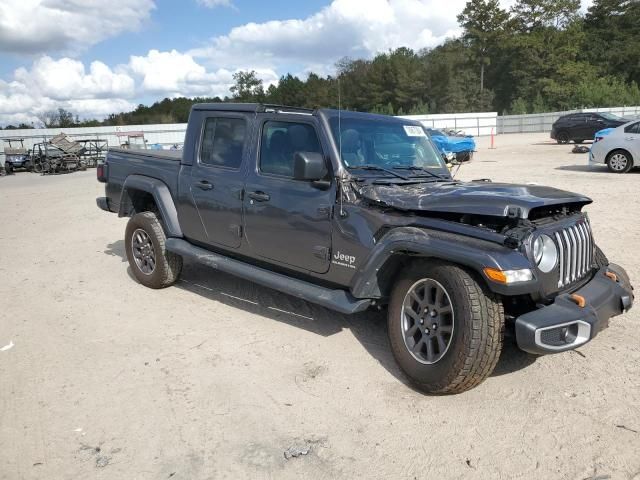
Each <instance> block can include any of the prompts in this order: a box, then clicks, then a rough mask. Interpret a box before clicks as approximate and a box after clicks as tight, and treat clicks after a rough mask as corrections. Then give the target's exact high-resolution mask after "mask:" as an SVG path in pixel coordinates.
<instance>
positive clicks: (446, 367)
mask: <svg viewBox="0 0 640 480" xmlns="http://www.w3.org/2000/svg"><path fill="white" fill-rule="evenodd" d="M420 282H424V283H423V285H424V289H423V290H422V292H423V293H422V297H421V294H420V290H416V288H418V289H419V288H421V287H420V285H422V284H421V283H420ZM416 286H417V287H416ZM440 288H441V289H442V290H443V291H444V294H441V293H438V290H439V289H440ZM412 292H413V293H412ZM434 292H435V293H434ZM414 294H415V295H414ZM438 295H440V299H441V300H440V301H439V300H438ZM420 299H422V300H420ZM430 309H432V310H430ZM416 311H417V312H418V315H416ZM434 311H435V313H434ZM448 311H450V312H451V315H450V316H449V314H448ZM420 320H422V323H421V322H420ZM414 327H417V328H414ZM438 329H440V331H443V330H444V329H446V330H444V332H448V331H449V330H451V331H452V333H451V335H450V336H448V337H447V336H446V333H444V344H446V345H444V344H443V342H441V341H440V340H439V339H437V338H436V339H435V340H434V335H435V333H434V332H436V331H438ZM503 330H504V310H503V306H502V303H501V302H500V300H499V299H498V298H497V297H496V296H494V295H493V294H492V293H490V292H489V291H487V290H486V289H485V288H483V285H481V284H480V283H478V282H477V281H476V280H475V279H474V278H473V276H472V275H471V274H470V273H469V272H467V271H466V270H464V269H462V268H461V267H458V266H457V265H452V264H448V263H443V262H427V261H422V262H418V263H416V264H415V265H413V266H412V267H411V268H410V269H409V270H408V271H407V272H406V273H405V274H404V275H403V276H402V278H401V279H400V280H399V281H398V282H397V283H396V285H395V287H394V289H393V292H392V294H391V302H390V304H389V311H388V333H389V340H390V343H391V349H392V352H393V355H394V357H395V359H396V361H397V362H398V365H399V366H400V368H401V369H402V371H403V372H404V373H405V374H406V375H407V377H408V378H409V380H410V381H411V382H412V383H413V384H414V385H415V386H416V387H417V388H418V389H420V390H422V391H424V392H428V393H436V394H451V393H461V392H464V391H466V390H469V389H471V388H473V387H475V386H477V385H479V384H480V383H482V382H483V381H484V380H485V379H486V378H487V377H488V376H489V375H490V374H491V372H493V369H494V368H495V366H496V363H497V362H498V358H499V357H500V352H501V351H502V341H503ZM413 331H415V333H412V332H413ZM418 337H419V338H418ZM420 342H422V345H421V344H420ZM429 342H430V346H429V345H427V343H429ZM440 345H442V347H441V346H440ZM418 347H419V348H418ZM430 350H432V353H433V352H437V355H433V356H432V358H431V359H432V361H429V358H430V357H429V353H430V352H429V351H430Z"/></svg>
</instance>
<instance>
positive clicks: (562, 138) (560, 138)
mask: <svg viewBox="0 0 640 480" xmlns="http://www.w3.org/2000/svg"><path fill="white" fill-rule="evenodd" d="M569 140H570V138H569V134H568V133H567V132H558V134H557V135H556V142H558V143H559V144H560V145H566V144H567V143H569Z"/></svg>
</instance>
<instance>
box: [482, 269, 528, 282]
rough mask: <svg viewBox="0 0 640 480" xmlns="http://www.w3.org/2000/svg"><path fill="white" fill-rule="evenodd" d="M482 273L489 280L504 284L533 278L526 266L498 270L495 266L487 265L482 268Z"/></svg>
mask: <svg viewBox="0 0 640 480" xmlns="http://www.w3.org/2000/svg"><path fill="white" fill-rule="evenodd" d="M484 274H485V275H486V276H487V278H488V279H489V280H492V281H494V282H496V283H502V284H504V285H508V284H511V283H518V282H528V281H530V280H533V274H532V273H531V270H529V269H528V268H523V269H522V270H498V269H497V268H490V267H487V268H485V269H484Z"/></svg>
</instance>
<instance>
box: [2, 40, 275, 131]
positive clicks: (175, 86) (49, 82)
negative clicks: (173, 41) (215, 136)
mask: <svg viewBox="0 0 640 480" xmlns="http://www.w3.org/2000/svg"><path fill="white" fill-rule="evenodd" d="M256 71H257V73H258V76H259V78H261V79H262V80H263V82H264V85H265V87H266V86H269V85H271V84H274V83H276V82H277V81H278V75H277V74H276V72H275V71H274V70H271V69H260V68H258V69H256ZM233 73H234V71H232V70H228V69H224V68H219V69H217V70H216V71H207V69H206V68H205V67H203V66H202V65H200V64H198V63H197V62H196V61H195V60H194V59H193V57H192V56H191V55H189V54H185V53H180V52H178V51H176V50H172V51H170V52H160V51H158V50H150V51H149V52H148V53H147V55H145V56H131V57H130V60H129V63H128V64H127V65H120V66H118V67H116V68H115V69H112V68H110V67H108V66H107V65H105V64H104V63H102V62H98V61H94V62H92V63H91V64H90V65H89V67H88V68H86V67H85V65H84V64H83V63H82V62H80V61H78V60H75V59H71V58H67V57H63V58H60V59H58V60H54V59H52V58H51V57H48V56H43V57H40V58H39V59H37V60H35V61H34V62H33V64H32V65H31V67H29V68H24V67H21V68H18V69H17V70H15V72H14V73H13V78H12V79H11V81H3V80H0V125H2V124H8V123H19V122H27V123H30V122H36V123H37V115H38V114H39V113H42V112H44V111H48V110H51V109H56V108H64V109H67V110H69V111H71V112H72V113H74V114H77V115H79V116H80V117H81V118H102V117H104V116H106V115H107V114H109V113H117V112H121V111H129V110H132V109H134V108H135V103H133V102H134V99H136V98H139V97H144V96H152V97H157V98H162V97H178V96H186V97H197V96H220V97H224V96H226V95H229V87H231V85H232V84H233Z"/></svg>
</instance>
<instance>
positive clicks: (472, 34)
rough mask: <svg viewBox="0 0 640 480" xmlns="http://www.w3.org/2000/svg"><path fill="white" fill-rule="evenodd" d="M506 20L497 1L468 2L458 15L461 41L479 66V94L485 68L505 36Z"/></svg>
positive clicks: (471, 0) (479, 0)
mask: <svg viewBox="0 0 640 480" xmlns="http://www.w3.org/2000/svg"><path fill="white" fill-rule="evenodd" d="M508 20H509V14H508V13H507V12H506V11H505V10H503V9H501V8H500V4H499V2H498V0H470V1H469V2H467V4H466V6H465V8H464V10H463V11H462V13H461V14H460V15H458V23H460V26H461V27H462V28H463V29H464V33H463V36H462V39H463V41H465V43H466V44H467V45H468V46H469V47H470V48H471V51H472V52H473V56H474V60H475V61H476V62H477V63H478V64H479V66H480V94H483V93H484V71H485V68H486V67H487V66H488V65H490V64H491V56H492V53H493V52H495V49H496V46H497V44H498V42H499V41H500V39H501V38H503V37H504V35H505V30H506V28H507V25H508Z"/></svg>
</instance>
